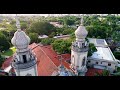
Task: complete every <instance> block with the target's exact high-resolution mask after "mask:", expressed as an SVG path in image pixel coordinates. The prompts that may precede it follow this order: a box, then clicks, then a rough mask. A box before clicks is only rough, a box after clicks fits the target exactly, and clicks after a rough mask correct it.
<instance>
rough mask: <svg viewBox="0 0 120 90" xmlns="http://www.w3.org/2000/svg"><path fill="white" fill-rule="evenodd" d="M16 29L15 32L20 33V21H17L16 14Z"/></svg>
mask: <svg viewBox="0 0 120 90" xmlns="http://www.w3.org/2000/svg"><path fill="white" fill-rule="evenodd" d="M16 27H17V31H21V28H20V21H19V19H18V16H17V14H16Z"/></svg>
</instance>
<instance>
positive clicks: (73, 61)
mask: <svg viewBox="0 0 120 90" xmlns="http://www.w3.org/2000/svg"><path fill="white" fill-rule="evenodd" d="M72 64H74V65H75V57H74V55H72Z"/></svg>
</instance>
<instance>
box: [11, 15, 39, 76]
mask: <svg viewBox="0 0 120 90" xmlns="http://www.w3.org/2000/svg"><path fill="white" fill-rule="evenodd" d="M16 26H17V31H16V32H15V34H14V37H13V38H12V40H11V42H12V44H13V45H14V46H15V47H16V49H17V51H16V53H15V54H14V56H13V62H12V67H13V68H14V70H15V73H16V75H17V76H37V75H38V74H37V65H36V63H37V62H36V59H37V58H36V57H35V55H34V54H33V53H32V51H31V49H29V48H28V46H29V43H30V38H29V37H28V36H27V35H26V34H25V32H24V31H22V30H21V28H20V22H19V20H18V18H17V16H16Z"/></svg>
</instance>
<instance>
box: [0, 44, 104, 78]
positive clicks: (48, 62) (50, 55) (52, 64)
mask: <svg viewBox="0 0 120 90" xmlns="http://www.w3.org/2000/svg"><path fill="white" fill-rule="evenodd" d="M29 48H31V49H32V51H33V53H34V54H35V55H36V57H37V70H38V75H39V76H51V75H52V73H53V72H54V71H57V70H58V68H57V67H58V66H59V65H60V61H59V58H58V55H57V53H56V52H55V51H54V50H53V49H52V47H51V46H50V45H48V46H40V45H38V44H36V43H33V44H31V45H29ZM62 58H63V61H62V63H63V65H64V66H65V67H66V68H68V69H71V68H70V67H69V66H70V64H69V63H68V62H66V61H67V60H70V59H71V55H70V54H62ZM12 59H13V57H10V58H8V59H6V60H5V62H4V63H3V64H2V69H5V68H6V67H8V66H9V65H10V63H11V61H12ZM102 71H103V70H101V69H95V68H89V69H88V71H87V73H86V76H94V75H95V73H96V72H98V73H102Z"/></svg>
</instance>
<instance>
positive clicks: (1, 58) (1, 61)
mask: <svg viewBox="0 0 120 90" xmlns="http://www.w3.org/2000/svg"><path fill="white" fill-rule="evenodd" d="M3 62H4V57H2V56H1V53H0V68H1V66H2V63H3Z"/></svg>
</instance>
